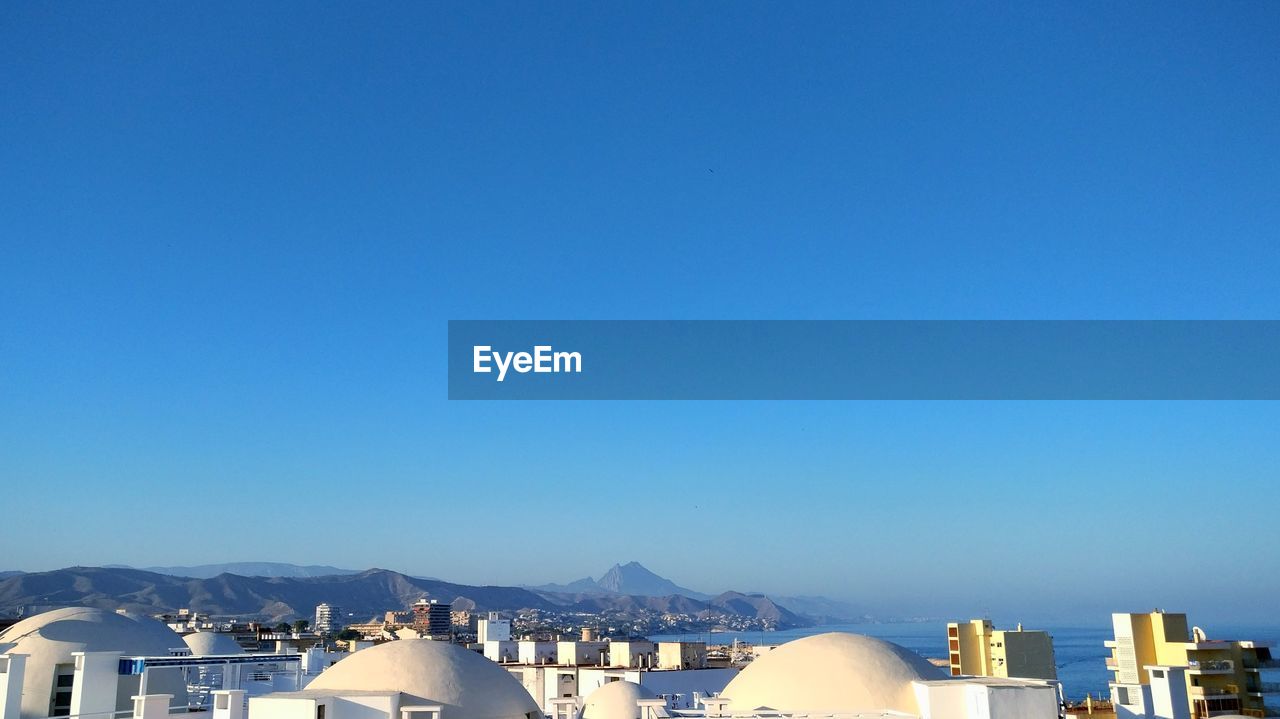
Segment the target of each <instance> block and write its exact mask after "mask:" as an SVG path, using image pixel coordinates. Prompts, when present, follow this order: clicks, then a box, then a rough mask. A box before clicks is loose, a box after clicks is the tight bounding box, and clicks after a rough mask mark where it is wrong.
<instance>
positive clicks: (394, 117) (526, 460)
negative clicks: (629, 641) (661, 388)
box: [0, 2, 1280, 621]
mask: <svg viewBox="0 0 1280 719" xmlns="http://www.w3.org/2000/svg"><path fill="white" fill-rule="evenodd" d="M1277 37H1280V5H1277V4H1275V3H1262V2H1256V3H1244V2H1242V3H1230V4H1218V5H1209V4H1198V5H1189V4H1154V3H1121V4H1116V3H1056V4H1035V6H1034V7H1032V6H1027V4H1012V3H1011V4H1007V5H1003V6H1001V5H992V4H990V3H976V4H954V5H947V6H944V5H941V4H938V3H880V4H855V3H842V4H821V3H803V4H797V5H796V6H793V7H787V6H785V5H783V4H779V3H769V4H752V3H725V4H713V3H666V4H663V3H630V4H622V3H583V4H576V5H575V4H569V3H544V4H535V3H502V4H497V5H477V4H470V3H468V4H461V3H460V4H456V5H453V6H447V5H440V4H425V3H405V4H402V5H380V6H371V5H367V4H362V5H358V6H357V5H352V6H349V7H343V6H339V5H337V4H327V5H321V6H312V5H303V4H287V3H265V4H264V3H243V4H235V3H203V4H190V3H183V4H175V3H150V4H140V3H74V4H65V3H8V4H5V5H4V6H3V7H0V62H2V63H3V64H2V65H0V107H3V112H0V248H2V250H3V252H2V254H0V486H3V487H4V490H3V499H2V500H0V501H2V502H3V507H4V509H3V521H0V547H2V548H3V551H0V556H3V560H4V562H5V563H6V564H7V566H5V567H0V569H9V568H12V569H25V570H36V569H45V568H52V567H58V566H66V565H71V564H105V563H127V564H135V565H149V564H176V563H188V564H194V563H204V562H217V561H230V560H245V559H263V560H280V561H293V562H298V563H327V564H335V565H340V566H350V567H367V566H383V567H389V568H395V569H400V570H404V571H407V572H411V573H422V574H430V575H433V576H440V577H446V578H449V579H452V580H456V581H461V582H488V583H516V582H543V581H551V580H557V581H564V580H569V579H573V578H576V577H579V576H582V575H585V574H595V575H597V576H598V575H599V574H600V573H601V572H603V571H604V570H605V569H606V568H607V567H608V566H609V565H610V564H612V563H613V562H615V561H627V560H631V559H636V560H640V561H642V562H643V563H645V564H646V565H648V566H649V567H651V568H652V569H654V570H656V571H658V572H659V573H662V574H664V575H666V576H669V577H672V578H673V579H675V580H677V581H679V582H680V583H682V584H685V585H687V586H692V587H694V588H697V589H702V590H707V591H714V590H720V589H726V588H737V589H748V590H750V589H754V590H766V591H771V592H780V591H786V592H797V593H799V592H804V593H820V594H826V595H830V596H837V597H848V598H852V599H855V600H857V601H861V602H864V603H865V605H866V606H867V607H868V609H869V610H871V611H877V612H885V613H891V612H920V613H929V614H935V615H953V616H964V615H968V614H972V613H974V612H978V611H983V610H990V611H993V612H1011V613H1016V614H1018V615H1020V616H1026V617H1033V616H1064V617H1075V616H1089V617H1095V616H1098V614H1099V613H1100V612H1108V611H1112V610H1124V609H1134V610H1137V609H1146V608H1150V607H1152V606H1157V605H1159V606H1164V607H1165V608H1168V609H1170V610H1173V609H1179V608H1181V609H1188V610H1191V611H1196V612H1198V613H1200V614H1201V616H1205V617H1206V620H1207V619H1213V618H1218V617H1221V620H1222V621H1225V620H1227V619H1237V618H1239V619H1248V618H1252V617H1257V616H1263V615H1265V614H1267V613H1268V612H1269V609H1268V607H1270V608H1274V601H1270V600H1273V599H1274V597H1275V596H1277V593H1278V592H1280V544H1277V543H1276V542H1274V541H1272V538H1273V537H1274V533H1275V525H1276V519H1277V516H1276V515H1277V507H1280V489H1277V487H1276V479H1277V468H1278V467H1280V408H1278V407H1277V405H1276V404H1275V403H1263V402H1257V403H1138V402H1126V403H1063V402H1049V403H977V402H971V403H893V402H889V403H857V402H847V403H764V402H734V403H707V404H697V403H683V402H677V403H594V404H592V403H530V404H519V403H508V404H503V403H474V404H469V403H449V402H448V401H446V400H445V379H446V378H445V367H444V359H445V339H446V321H447V320H448V319H465V318H499V319H500V318H567V319H574V318H673V319H679V318H706V319H719V318H819V319H826V318H1277V317H1280V289H1278V288H1277V277H1280V242H1277V239H1278V238H1277V228H1280V191H1278V188H1280V45H1278V44H1277V43H1276V38H1277ZM565 527H576V529H574V530H573V531H571V532H569V533H568V535H567V536H566V534H565V530H564V528H565ZM214 528H216V531H212V532H211V531H210V530H211V529H214ZM966 535H967V536H971V537H973V539H972V541H970V542H960V541H957V538H959V537H964V536H966ZM540 539H543V540H545V541H539V540H540ZM1215 585H1217V586H1219V587H1223V588H1224V589H1223V590H1221V591H1218V590H1207V589H1206V586H1208V587H1212V586H1215ZM1264 600H1267V601H1264ZM1268 601H1270V604H1268Z"/></svg>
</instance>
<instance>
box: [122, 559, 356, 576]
mask: <svg viewBox="0 0 1280 719" xmlns="http://www.w3.org/2000/svg"><path fill="white" fill-rule="evenodd" d="M107 568H108V569H141V570H142V571H144V572H155V573H156V574H168V575H170V576H174V577H195V578H196V579H212V578H213V577H216V576H218V575H219V574H238V575H240V576H242V577H331V576H333V575H335V574H359V573H360V570H359V569H339V568H338V567H329V566H325V565H322V564H308V565H299V564H287V563H284V562H228V563H226V564H197V565H195V566H177V567H130V566H128V565H125V564H111V565H107Z"/></svg>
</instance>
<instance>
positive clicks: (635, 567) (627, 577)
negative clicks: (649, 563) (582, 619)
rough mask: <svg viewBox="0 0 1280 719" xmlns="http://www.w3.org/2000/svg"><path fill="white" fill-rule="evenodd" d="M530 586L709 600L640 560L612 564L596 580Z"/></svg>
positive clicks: (540, 589)
mask: <svg viewBox="0 0 1280 719" xmlns="http://www.w3.org/2000/svg"><path fill="white" fill-rule="evenodd" d="M530 589H534V590H538V591H545V592H558V593H567V594H627V595H632V596H637V597H667V596H671V595H673V594H678V595H680V596H683V597H692V598H694V599H701V600H704V601H705V600H708V599H711V595H710V594H704V593H702V592H697V591H694V590H692V589H688V588H685V587H682V586H680V585H678V584H676V583H675V582H673V581H671V580H670V579H667V578H665V577H661V576H659V575H657V574H654V573H653V572H651V571H649V570H648V569H646V568H645V567H644V565H642V564H640V563H639V562H627V563H626V564H615V565H613V566H612V567H610V568H609V571H607V572H605V573H604V574H603V575H601V577H600V578H599V579H592V578H591V577H584V578H583V579H579V580H577V581H574V582H570V583H569V584H543V585H541V586H537V587H530Z"/></svg>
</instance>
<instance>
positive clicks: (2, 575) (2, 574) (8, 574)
mask: <svg viewBox="0 0 1280 719" xmlns="http://www.w3.org/2000/svg"><path fill="white" fill-rule="evenodd" d="M19 574H26V572H19V571H16V570H10V571H4V572H0V579H4V578H5V577H16V576H18V575H19Z"/></svg>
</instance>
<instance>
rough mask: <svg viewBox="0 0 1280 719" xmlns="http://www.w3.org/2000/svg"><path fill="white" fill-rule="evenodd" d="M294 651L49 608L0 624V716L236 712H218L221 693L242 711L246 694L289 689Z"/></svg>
mask: <svg viewBox="0 0 1280 719" xmlns="http://www.w3.org/2000/svg"><path fill="white" fill-rule="evenodd" d="M299 659H300V658H299V657H298V655H296V654H295V655H291V656H280V655H268V654H246V653H244V652H243V650H241V649H240V646H239V644H237V643H236V642H235V641H234V640H233V639H231V638H230V636H228V635H226V634H216V633H213V632H196V633H193V634H190V635H188V636H187V637H179V636H178V635H177V634H175V633H174V632H173V630H171V629H169V628H168V627H167V626H165V625H164V624H162V623H160V622H157V621H155V620H153V619H150V618H148V617H141V616H136V615H132V614H125V613H117V612H107V611H104V610H101V609H92V608H85V607H77V608H69V609H59V610H54V611H51V612H46V613H44V614H40V615H37V616H34V617H30V618H28V619H25V620H23V621H21V622H18V623H17V624H14V625H13V626H12V627H9V628H8V629H7V630H5V631H4V632H3V633H0V719H42V718H43V717H50V716H59V717H65V716H76V717H82V718H84V719H112V717H118V716H120V715H121V714H128V713H130V712H133V713H134V714H135V716H143V715H142V714H139V712H144V711H145V712H146V716H145V719H151V718H152V717H153V716H154V717H167V716H168V715H169V712H170V709H172V710H173V711H174V713H175V714H177V713H182V714H184V715H186V716H189V717H191V719H202V717H208V716H209V715H210V714H213V715H215V716H216V717H217V719H243V717H240V716H232V715H229V714H227V712H232V709H233V707H232V704H235V702H232V700H231V699H230V698H229V697H238V699H237V701H238V702H239V703H238V704H235V706H236V707H239V708H240V709H241V710H242V709H243V703H244V696H245V694H246V693H248V694H266V693H270V692H274V691H280V690H282V689H290V688H296V687H297V686H298V683H299V681H300V661H299ZM218 702H222V704H224V709H225V710H226V711H225V712H222V713H221V714H219V712H218V711H217V710H216V704H217V703H218ZM233 713H234V712H233ZM240 713H241V714H243V711H240Z"/></svg>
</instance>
